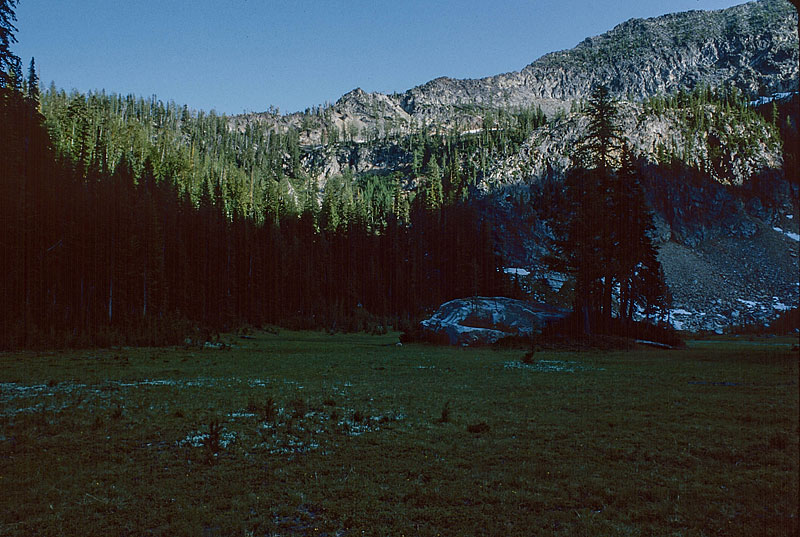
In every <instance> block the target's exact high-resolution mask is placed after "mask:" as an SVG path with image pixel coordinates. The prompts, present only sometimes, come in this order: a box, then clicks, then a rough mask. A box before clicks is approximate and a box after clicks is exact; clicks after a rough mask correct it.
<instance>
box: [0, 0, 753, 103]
mask: <svg viewBox="0 0 800 537" xmlns="http://www.w3.org/2000/svg"><path fill="white" fill-rule="evenodd" d="M740 3H743V2H742V1H741V0H738V1H737V0H671V1H669V2H664V1H663V0H611V1H589V0H528V1H525V0H489V1H487V0H441V1H439V0H408V1H403V0H394V1H383V0H372V1H365V0H193V1H178V0H158V1H156V0H20V2H19V5H18V6H17V10H16V11H17V24H16V26H17V28H18V30H19V31H18V32H17V39H18V40H19V43H17V44H16V45H15V46H14V48H13V50H14V52H15V53H16V54H17V55H18V56H20V57H21V58H22V61H23V64H24V65H23V67H24V68H25V69H27V66H28V62H29V61H30V58H31V57H32V56H33V57H35V58H36V65H37V67H38V71H39V75H40V78H41V81H42V85H44V86H47V85H49V83H50V81H51V80H52V81H55V83H56V86H58V87H60V88H64V89H66V90H67V91H69V90H71V89H73V88H75V89H78V90H80V91H88V90H93V89H105V90H106V91H107V92H115V93H122V94H128V93H134V94H136V95H142V96H149V95H153V94H155V95H157V96H158V97H159V98H160V99H162V100H164V101H168V100H174V101H175V102H176V103H178V104H187V105H189V107H190V108H194V109H202V110H211V109H215V110H217V111H218V112H224V113H228V114H235V113H240V112H243V111H254V112H260V111H263V110H266V109H267V108H268V107H269V106H270V105H273V106H276V107H278V108H280V110H281V112H293V111H297V110H302V109H304V108H306V107H310V106H313V105H317V104H322V103H324V102H325V101H329V102H335V101H336V100H337V99H338V98H339V97H340V96H341V95H342V94H344V93H346V92H348V91H350V90H351V89H353V88H356V87H361V88H362V89H364V90H365V91H380V92H384V93H391V92H395V91H397V92H402V91H404V90H406V89H408V88H411V87H413V86H416V85H418V84H422V83H424V82H427V81H428V80H431V79H433V78H436V77H438V76H450V77H454V78H480V77H484V76H490V75H495V74H499V73H504V72H508V71H518V70H519V69H521V68H523V67H524V66H526V65H527V64H529V63H531V62H532V61H534V60H535V59H537V58H539V57H540V56H542V55H543V54H546V53H548V52H553V51H556V50H562V49H566V48H572V47H573V46H575V45H576V44H578V43H579V42H580V41H582V40H583V39H584V38H586V37H589V36H593V35H598V34H601V33H603V32H605V31H607V30H610V29H611V28H613V27H614V26H616V25H617V24H619V23H621V22H623V21H626V20H628V19H630V18H633V17H653V16H658V15H662V14H664V13H668V12H676V11H686V10H690V9H721V8H725V7H729V6H732V5H736V4H740Z"/></svg>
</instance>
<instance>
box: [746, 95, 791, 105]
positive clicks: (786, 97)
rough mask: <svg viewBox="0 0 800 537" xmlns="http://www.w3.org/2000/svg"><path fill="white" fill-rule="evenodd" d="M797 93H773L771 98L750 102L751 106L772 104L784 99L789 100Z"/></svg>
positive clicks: (765, 97) (760, 98)
mask: <svg viewBox="0 0 800 537" xmlns="http://www.w3.org/2000/svg"><path fill="white" fill-rule="evenodd" d="M795 93H797V92H796V91H784V92H780V93H773V94H772V95H771V96H761V97H759V98H758V99H754V100H752V101H750V106H761V105H762V104H767V103H771V102H773V101H782V100H784V99H788V98H789V97H791V96H792V95H794V94H795Z"/></svg>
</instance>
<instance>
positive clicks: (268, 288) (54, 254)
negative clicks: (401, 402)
mask: <svg viewBox="0 0 800 537" xmlns="http://www.w3.org/2000/svg"><path fill="white" fill-rule="evenodd" d="M32 72H33V71H32ZM33 73H34V75H33V76H34V77H35V72H33ZM32 79H33V77H32ZM24 86H25V84H17V83H11V84H7V85H5V86H4V87H2V88H0V92H2V93H1V96H2V101H0V123H2V125H3V126H4V128H3V129H2V131H1V134H0V144H1V146H2V147H3V151H2V153H1V154H0V190H1V191H2V206H1V207H0V212H1V214H2V218H3V226H2V228H3V230H4V231H3V234H2V247H3V251H4V255H3V256H2V261H0V271H2V274H3V278H2V279H1V280H0V282H1V283H0V293H2V295H3V297H4V307H3V308H2V310H0V325H2V326H3V334H2V336H3V337H2V341H0V346H2V347H4V348H8V347H20V346H23V347H24V346H39V345H87V344H110V343H128V344H140V343H147V344H159V343H170V342H176V341H178V340H182V338H183V337H184V335H185V333H186V331H187V330H188V329H189V328H190V327H195V326H199V327H203V328H205V329H207V330H226V329H232V328H234V327H236V326H238V325H241V324H244V323H250V324H265V323H271V324H281V325H286V326H292V327H298V328H299V327H306V328H311V327H314V328H328V329H334V330H339V329H343V330H349V329H352V330H358V329H365V328H368V327H370V326H372V327H378V326H384V327H385V326H387V325H389V324H394V325H395V326H396V325H398V324H400V323H402V322H405V321H407V320H409V319H411V318H412V317H413V316H415V315H416V314H417V313H418V312H419V311H420V310H421V309H423V308H426V307H432V306H436V305H438V304H439V303H441V302H443V301H445V300H448V299H451V298H456V297H460V296H467V295H473V294H499V293H502V292H503V291H504V289H503V285H504V280H503V278H502V277H501V275H502V271H501V270H499V264H500V263H499V259H498V257H497V255H496V254H495V253H494V251H493V249H492V246H491V230H490V229H488V227H487V225H486V224H484V223H482V222H481V221H480V220H479V218H478V216H477V213H476V211H475V210H474V209H472V208H471V207H470V206H469V205H468V204H464V203H450V204H446V203H442V204H431V203H426V202H425V198H426V195H425V194H423V195H421V196H418V199H416V200H411V201H410V202H408V207H407V214H406V215H403V218H402V219H401V218H398V217H397V215H396V207H395V206H394V204H390V203H388V201H387V203H385V204H383V205H381V206H380V207H381V208H380V209H378V210H376V211H377V212H380V213H382V214H381V220H380V222H381V223H380V226H375V225H374V224H375V219H374V218H373V217H372V216H371V214H372V213H370V212H369V211H366V210H363V209H365V208H366V205H360V204H359V203H349V204H348V203H342V204H340V205H338V207H339V211H338V212H337V213H336V214H338V215H339V216H340V217H341V218H340V219H339V221H338V222H337V224H336V225H329V222H328V221H326V220H325V219H326V218H330V216H331V214H333V213H331V212H330V211H328V213H326V208H325V204H324V203H323V204H322V207H320V208H316V207H317V204H316V203H311V202H309V203H303V202H302V200H303V198H302V197H301V196H299V195H297V193H296V192H295V193H294V194H291V192H290V191H289V189H288V188H287V191H286V192H284V193H283V194H285V195H282V194H281V193H280V190H278V192H279V193H278V194H277V195H276V196H275V197H274V198H273V197H271V196H268V195H265V194H264V192H268V191H271V190H269V189H273V188H278V189H279V188H280V186H279V185H280V184H281V182H282V181H291V180H292V179H296V176H295V175H293V174H295V170H296V169H297V168H295V167H293V166H294V163H293V157H292V151H293V150H294V149H293V148H295V147H296V146H294V145H292V144H293V143H294V142H292V139H291V135H285V134H284V135H281V134H274V133H260V134H259V133H255V132H252V133H250V136H253V137H261V138H259V140H260V143H265V144H272V143H275V144H276V145H279V146H280V147H281V149H276V150H275V155H276V156H275V160H273V161H272V162H273V163H272V164H269V161H268V160H265V161H259V160H258V158H256V159H255V160H253V161H252V162H256V163H257V164H258V166H261V168H259V170H261V171H263V172H264V174H263V175H262V174H259V173H256V172H255V171H254V172H253V177H254V180H253V183H250V184H252V185H253V194H252V196H251V192H249V191H245V192H242V191H241V189H238V187H236V186H235V185H238V184H239V183H237V182H236V181H235V180H233V179H231V178H232V177H234V175H235V174H240V179H242V178H243V179H244V180H245V182H244V183H243V184H245V185H246V184H247V181H248V180H249V176H248V175H247V171H248V167H247V165H246V163H247V159H248V158H250V157H248V156H247V155H248V153H247V151H246V147H245V151H244V152H243V153H242V152H237V151H239V150H241V149H242V147H240V146H239V145H237V144H241V143H250V142H247V140H246V139H245V137H244V134H243V133H237V132H235V131H229V130H228V129H227V128H225V122H224V121H223V120H221V119H219V118H215V117H214V116H213V115H208V116H202V115H199V114H198V115H195V116H191V114H190V116H191V119H186V118H182V116H183V115H184V110H183V109H178V108H177V107H172V106H170V105H167V106H164V107H162V106H161V105H160V104H157V101H155V100H149V101H148V100H136V99H132V98H131V99H121V98H114V99H100V98H98V99H96V100H92V99H91V98H89V99H88V100H84V99H82V98H77V97H75V98H72V99H68V100H67V101H65V103H67V104H66V106H65V107H63V113H64V114H66V117H65V118H64V119H63V120H58V121H54V120H52V119H50V120H46V119H45V117H44V116H43V115H42V114H41V113H40V109H41V110H45V109H46V108H47V107H48V106H50V107H52V106H55V105H54V104H53V100H55V99H65V96H64V94H62V93H54V92H52V91H51V92H48V95H49V96H50V97H48V98H45V99H44V100H43V102H42V103H41V104H40V102H39V96H38V92H37V91H35V87H36V86H35V84H32V85H31V84H28V85H27V87H28V88H29V89H28V90H26V89H25V87H24ZM48 99H51V100H50V101H48ZM107 106H112V107H114V106H116V107H118V108H117V109H116V112H114V113H113V114H107V113H102V110H103V109H104V107H107ZM50 112H51V113H54V114H55V112H54V111H53V110H51V111H50ZM162 112H164V113H163V114H162ZM92 114H96V115H95V116H92ZM56 115H57V114H56ZM54 117H55V116H54ZM90 117H95V118H100V119H101V120H99V121H98V120H96V119H95V120H90V119H89V118H90ZM113 121H117V123H116V125H112V122H113ZM170 122H172V123H173V124H174V126H175V128H174V129H159V128H158V127H159V125H160V124H161V125H163V124H168V123H170ZM48 128H49V129H48ZM179 132H180V135H178V133H179ZM175 136H180V139H176V138H175ZM279 153H280V156H278V154H279ZM253 154H255V155H261V157H263V158H264V159H268V158H269V155H270V153H269V152H266V151H264V152H261V150H260V149H259V150H255V149H254V150H253ZM261 157H259V158H261ZM237 158H238V159H243V160H241V161H237V160H236V159H237ZM242 162H244V163H245V165H244V166H243V165H242ZM276 163H280V164H279V165H278V164H276ZM256 177H258V178H259V179H258V180H259V181H260V182H261V184H262V186H259V187H258V190H257V189H256V184H255V178H256ZM375 181H376V179H375V178H365V179H364V180H363V181H362V182H361V183H359V181H354V183H353V184H354V185H355V186H354V187H351V186H350V185H348V186H347V187H346V188H345V187H344V186H343V185H342V184H341V183H340V187H341V190H342V191H347V190H348V189H350V188H356V189H359V191H361V190H360V189H363V191H364V192H366V191H368V190H370V189H372V191H375V192H376V195H375V197H376V198H377V196H378V194H377V193H378V192H381V195H382V196H383V197H384V199H385V200H386V189H385V188H384V189H380V188H376V187H375V184H374V183H375ZM195 182H196V183H197V184H195ZM284 184H286V183H284ZM289 184H291V183H290V182H289ZM332 184H335V182H334V183H332ZM263 185H268V186H266V187H265V186H263ZM276 185H278V186H277V187H276ZM370 185H372V186H370ZM195 189H197V191H196V192H195ZM256 192H258V197H259V198H260V199H261V201H263V202H265V203H264V204H263V205H256V204H255V203H253V204H250V201H249V200H250V199H251V197H252V199H255V198H256V197H257V196H256ZM350 193H351V195H352V190H350ZM290 194H291V195H290ZM344 197H347V196H346V195H345V196H344ZM406 197H407V196H406ZM356 198H358V196H356ZM351 199H352V198H351ZM339 201H341V198H340V199H339V200H337V203H339ZM270 203H275V205H270ZM281 203H283V204H284V205H281ZM326 214H327V216H326Z"/></svg>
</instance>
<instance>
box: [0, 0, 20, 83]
mask: <svg viewBox="0 0 800 537" xmlns="http://www.w3.org/2000/svg"><path fill="white" fill-rule="evenodd" d="M17 1H18V0H0V88H3V87H6V86H8V85H9V82H10V81H9V77H8V74H7V73H8V71H10V70H12V69H13V67H14V64H15V60H18V58H17V57H16V56H15V55H14V53H13V52H11V45H13V44H14V43H16V42H17V38H16V36H15V35H14V33H15V32H16V31H17V28H16V26H14V23H15V22H16V20H17V15H16V13H15V12H14V8H15V7H16V6H17Z"/></svg>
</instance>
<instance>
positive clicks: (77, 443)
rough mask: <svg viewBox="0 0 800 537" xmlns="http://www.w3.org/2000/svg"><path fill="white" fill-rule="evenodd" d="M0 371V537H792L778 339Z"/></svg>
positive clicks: (36, 362)
mask: <svg viewBox="0 0 800 537" xmlns="http://www.w3.org/2000/svg"><path fill="white" fill-rule="evenodd" d="M397 341H398V340H397V334H389V335H385V336H370V335H352V334H350V335H328V334H325V333H320V332H288V331H280V332H278V331H273V332H253V333H250V334H249V335H247V336H246V337H242V336H239V335H229V336H225V337H223V338H221V340H220V344H216V345H203V346H195V345H186V346H184V347H173V348H111V349H89V350H80V351H75V350H69V351H53V352H37V353H34V352H22V353H3V354H0V535H3V536H6V535H8V536H23V535H25V536H30V535H86V536H94V535H97V536H100V535H103V536H106V535H115V536H117V535H119V536H122V535H136V536H139V535H163V536H180V535H187V536H202V537H211V536H228V535H236V536H278V535H282V536H294V535H327V536H356V535H359V536H360V535H391V536H402V535H406V536H410V535H425V536H435V535H443V536H446V535H454V536H458V535H503V536H512V535H519V536H529V535H564V536H566V535H570V536H572V535H578V536H580V535H586V536H589V535H592V536H593V535H619V536H636V535H684V536H703V535H726V536H727V535H747V536H752V535H796V534H797V531H798V354H797V352H796V351H793V350H791V348H792V345H793V343H795V344H796V339H794V340H792V339H780V338H768V339H760V340H751V341H747V340H744V339H729V340H714V341H702V340H699V341H690V342H689V345H688V347H687V348H686V349H683V350H660V349H650V348H644V347H643V348H639V349H636V350H632V351H625V352H622V351H619V352H611V351H608V352H567V351H557V350H552V351H540V352H537V353H535V354H534V355H533V356H532V358H531V359H529V360H526V361H525V362H523V361H522V359H523V355H524V354H525V353H524V351H523V350H514V349H498V350H495V349H491V348H483V349H462V348H452V347H436V346H429V345H421V344H406V345H397Z"/></svg>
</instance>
